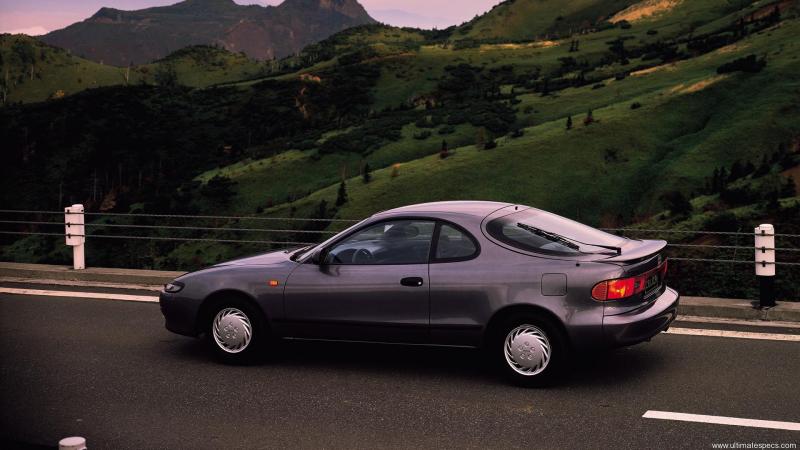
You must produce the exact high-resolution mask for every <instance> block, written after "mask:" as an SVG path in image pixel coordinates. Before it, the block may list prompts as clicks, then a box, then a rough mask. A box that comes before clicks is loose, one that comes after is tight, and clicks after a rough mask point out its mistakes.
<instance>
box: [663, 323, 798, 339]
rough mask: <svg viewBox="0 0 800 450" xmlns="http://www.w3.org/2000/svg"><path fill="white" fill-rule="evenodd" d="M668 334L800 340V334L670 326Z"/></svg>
mask: <svg viewBox="0 0 800 450" xmlns="http://www.w3.org/2000/svg"><path fill="white" fill-rule="evenodd" d="M665 333H667V334H684V335H688V336H713V337H727V338H739V339H764V340H768V341H797V342H800V334H778V333H753V332H750V331H731V330H708V329H705V328H675V327H670V329H669V330H667V331H665Z"/></svg>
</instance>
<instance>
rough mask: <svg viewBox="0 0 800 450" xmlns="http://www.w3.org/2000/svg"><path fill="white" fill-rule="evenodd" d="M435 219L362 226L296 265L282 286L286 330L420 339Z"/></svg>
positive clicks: (395, 339) (389, 339)
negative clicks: (315, 258)
mask: <svg viewBox="0 0 800 450" xmlns="http://www.w3.org/2000/svg"><path fill="white" fill-rule="evenodd" d="M434 228H435V223H434V221H432V220H417V219H396V220H387V221H382V222H379V223H374V224H371V225H367V226H366V227H365V228H362V229H360V230H357V231H355V232H354V233H352V234H350V235H349V236H347V237H345V238H344V239H342V240H340V241H338V242H336V243H334V244H333V245H332V246H331V247H330V248H329V249H326V251H325V256H324V260H323V262H322V263H320V264H313V263H305V264H302V265H300V266H299V267H298V268H297V269H295V270H294V271H293V272H292V274H291V275H290V276H289V279H288V280H287V282H286V289H285V291H284V305H285V312H286V316H285V318H286V319H285V320H286V325H287V326H288V333H289V334H290V335H292V336H295V337H301V338H323V339H343V340H359V341H380V342H407V343H423V342H427V340H428V327H429V324H430V322H429V318H430V309H429V306H430V304H429V292H428V258H429V255H430V247H431V241H432V238H433V231H434Z"/></svg>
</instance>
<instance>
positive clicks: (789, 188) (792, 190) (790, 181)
mask: <svg viewBox="0 0 800 450" xmlns="http://www.w3.org/2000/svg"><path fill="white" fill-rule="evenodd" d="M796 195H797V186H796V185H795V183H794V177H792V176H791V175H789V176H788V177H787V178H786V182H785V183H784V184H783V187H782V188H781V197H794V196H796Z"/></svg>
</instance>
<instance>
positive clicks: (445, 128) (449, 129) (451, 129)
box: [439, 125, 456, 135]
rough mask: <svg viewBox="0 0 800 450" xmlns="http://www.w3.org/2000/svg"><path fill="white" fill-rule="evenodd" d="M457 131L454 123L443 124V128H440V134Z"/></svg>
mask: <svg viewBox="0 0 800 450" xmlns="http://www.w3.org/2000/svg"><path fill="white" fill-rule="evenodd" d="M455 131H456V127H454V126H452V125H443V126H442V127H441V128H439V134H441V135H445V134H453V133H455Z"/></svg>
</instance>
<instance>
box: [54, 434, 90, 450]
mask: <svg viewBox="0 0 800 450" xmlns="http://www.w3.org/2000/svg"><path fill="white" fill-rule="evenodd" d="M58 450H86V439H84V438H82V437H80V436H72V437H67V438H64V439H62V440H60V441H58Z"/></svg>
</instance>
